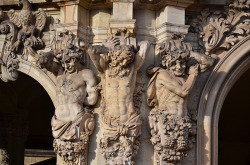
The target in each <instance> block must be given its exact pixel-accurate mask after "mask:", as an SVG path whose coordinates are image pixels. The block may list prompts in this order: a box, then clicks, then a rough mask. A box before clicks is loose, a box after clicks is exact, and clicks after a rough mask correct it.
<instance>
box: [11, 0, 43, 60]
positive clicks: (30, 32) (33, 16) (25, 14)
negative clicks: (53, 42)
mask: <svg viewBox="0 0 250 165" xmlns="http://www.w3.org/2000/svg"><path fill="white" fill-rule="evenodd" d="M21 4H22V5H23V8H22V10H21V11H20V12H18V13H17V12H15V11H14V10H13V9H11V10H10V11H9V12H8V13H7V15H8V17H9V19H10V21H11V22H13V23H14V24H15V25H16V26H17V27H18V28H19V29H20V30H19V32H18V34H17V40H16V41H15V43H14V44H13V45H12V47H11V50H12V51H13V52H18V51H19V46H20V45H21V44H22V45H23V46H24V49H23V58H24V59H26V60H27V55H31V56H33V57H35V56H36V52H35V49H41V48H43V47H44V42H43V41H42V40H41V38H40V37H41V32H42V31H43V29H44V27H45V24H46V18H47V16H46V14H45V12H44V11H43V10H42V9H41V8H39V9H38V11H35V12H33V11H32V7H31V4H30V2H29V1H28V0H20V2H19V5H21Z"/></svg>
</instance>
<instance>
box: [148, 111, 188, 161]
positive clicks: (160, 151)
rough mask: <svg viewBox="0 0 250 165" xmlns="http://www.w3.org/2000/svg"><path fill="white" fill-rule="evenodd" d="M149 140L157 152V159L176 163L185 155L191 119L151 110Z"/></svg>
mask: <svg viewBox="0 0 250 165" xmlns="http://www.w3.org/2000/svg"><path fill="white" fill-rule="evenodd" d="M149 122H150V129H151V134H152V138H151V142H152V143H153V145H154V149H155V151H156V154H157V156H156V157H157V159H158V160H157V161H158V163H160V162H161V161H166V162H168V163H176V162H178V161H180V160H182V159H183V158H184V157H185V156H187V153H186V152H187V151H188V150H189V149H190V144H189V141H190V139H191V136H190V134H191V133H192V124H191V119H190V118H189V117H188V116H185V117H179V116H177V115H175V114H168V113H167V112H164V111H151V113H150V117H149Z"/></svg>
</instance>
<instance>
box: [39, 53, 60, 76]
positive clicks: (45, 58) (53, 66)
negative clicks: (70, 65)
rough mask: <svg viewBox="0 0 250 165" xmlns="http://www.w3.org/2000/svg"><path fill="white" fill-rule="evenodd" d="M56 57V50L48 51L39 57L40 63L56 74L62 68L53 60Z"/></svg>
mask: <svg viewBox="0 0 250 165" xmlns="http://www.w3.org/2000/svg"><path fill="white" fill-rule="evenodd" d="M53 59H54V52H53V51H50V52H46V53H42V54H41V55H40V57H39V58H38V63H39V64H42V65H43V66H44V67H45V68H46V69H47V70H48V71H51V72H52V73H54V74H55V75H56V74H57V73H58V71H59V70H60V69H61V66H60V65H59V64H57V63H56V62H54V61H53Z"/></svg>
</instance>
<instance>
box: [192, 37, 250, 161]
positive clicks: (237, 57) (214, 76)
mask: <svg viewBox="0 0 250 165" xmlns="http://www.w3.org/2000/svg"><path fill="white" fill-rule="evenodd" d="M249 45H250V36H248V37H246V38H245V39H243V40H242V41H241V42H239V43H238V44H237V45H235V46H234V47H233V48H232V49H231V50H229V51H228V52H227V54H226V55H225V56H224V57H223V58H222V59H221V60H220V61H219V62H218V63H217V65H216V66H215V68H214V69H213V72H212V73H211V75H210V76H209V78H208V80H207V82H206V85H205V87H204V90H203V92H202V96H201V100H200V103H199V111H198V123H197V129H198V135H197V153H199V154H197V161H198V163H197V164H199V165H217V164H218V123H219V116H220V111H221V108H222V105H223V102H224V100H225V98H226V96H227V94H228V92H229V91H230V89H231V87H232V86H233V85H234V84H235V82H236V81H237V80H238V79H239V77H240V76H241V75H242V74H243V73H244V72H245V71H246V70H248V69H249V68H250V47H249Z"/></svg>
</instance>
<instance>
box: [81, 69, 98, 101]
mask: <svg viewBox="0 0 250 165" xmlns="http://www.w3.org/2000/svg"><path fill="white" fill-rule="evenodd" d="M83 77H84V81H85V82H86V92H87V97H86V98H85V100H84V105H94V104H95V103H96V101H97V98H98V93H97V90H96V84H97V83H96V78H95V75H94V73H93V72H92V71H91V70H88V69H86V70H85V71H84V72H83Z"/></svg>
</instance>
